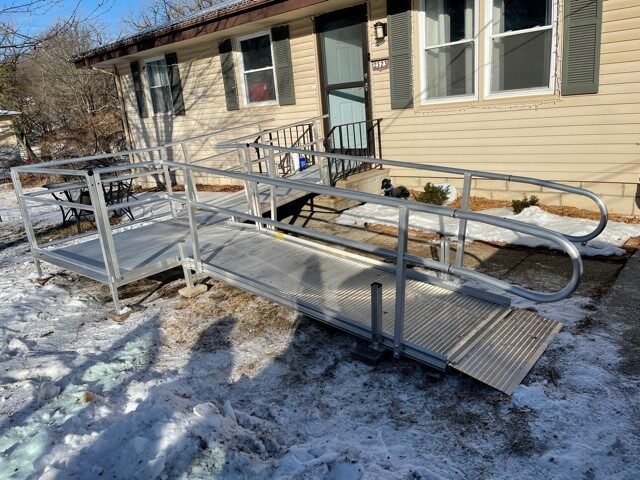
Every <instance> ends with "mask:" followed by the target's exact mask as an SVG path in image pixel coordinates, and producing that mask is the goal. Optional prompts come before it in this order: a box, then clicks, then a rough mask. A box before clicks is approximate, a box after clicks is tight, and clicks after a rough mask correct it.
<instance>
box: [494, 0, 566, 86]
mask: <svg viewBox="0 0 640 480" xmlns="http://www.w3.org/2000/svg"><path fill="white" fill-rule="evenodd" d="M486 5H487V8H488V9H489V12H487V13H488V15H487V17H488V18H490V19H491V25H490V26H489V27H490V28H489V29H488V30H489V40H488V45H487V48H488V51H487V55H488V56H489V58H490V72H489V74H488V76H489V79H488V82H489V93H491V94H493V93H500V92H509V91H513V90H525V89H527V90H529V89H539V90H545V91H546V90H549V89H550V88H552V85H553V84H552V80H553V75H552V74H553V68H552V63H553V62H554V58H553V56H554V55H553V42H554V33H555V32H554V24H555V21H554V20H555V19H554V18H553V16H554V9H553V2H552V0H487V3H486Z"/></svg>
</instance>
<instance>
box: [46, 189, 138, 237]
mask: <svg viewBox="0 0 640 480" xmlns="http://www.w3.org/2000/svg"><path fill="white" fill-rule="evenodd" d="M43 187H44V188H47V189H51V190H55V191H53V192H51V195H52V196H53V198H55V199H56V200H59V201H66V202H71V203H79V204H83V205H91V197H90V196H89V188H88V187H87V184H86V183H84V182H62V183H47V184H46V185H43ZM61 188H62V190H61ZM102 191H103V193H104V199H105V203H106V205H107V206H108V205H116V204H120V203H126V202H128V201H129V199H130V198H131V197H133V198H136V197H135V195H133V180H131V179H128V180H115V181H110V182H104V183H103V184H102ZM60 212H61V213H62V225H63V226H66V225H67V222H69V221H71V220H75V223H76V227H77V229H78V233H80V222H81V221H82V219H85V220H88V221H89V222H92V218H93V214H92V212H90V211H88V210H81V209H77V208H70V207H63V206H62V205H61V206H60ZM114 213H115V214H116V215H127V217H129V219H131V220H133V219H134V217H133V212H132V211H131V208H129V207H126V206H123V207H122V208H121V209H116V210H114ZM92 223H93V222H92Z"/></svg>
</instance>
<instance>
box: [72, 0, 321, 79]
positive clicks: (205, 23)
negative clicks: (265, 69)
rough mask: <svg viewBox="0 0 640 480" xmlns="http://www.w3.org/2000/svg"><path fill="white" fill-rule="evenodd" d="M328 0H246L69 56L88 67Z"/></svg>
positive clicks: (81, 66)
mask: <svg viewBox="0 0 640 480" xmlns="http://www.w3.org/2000/svg"><path fill="white" fill-rule="evenodd" d="M328 1H329V0H248V1H244V2H242V1H241V2H239V3H238V4H236V5H233V6H231V7H229V8H223V9H222V10H214V11H212V12H205V13H203V14H202V15H197V14H195V16H194V15H191V16H188V17H183V20H182V21H181V20H180V19H178V20H176V21H175V22H170V23H168V24H163V25H160V26H158V27H157V28H154V29H151V30H143V31H141V32H139V33H136V34H133V35H131V36H129V37H125V38H123V39H120V40H116V41H115V42H111V43H108V44H106V45H103V46H100V47H97V48H95V49H93V50H89V51H87V52H83V53H81V54H79V55H78V56H76V57H73V58H72V59H71V62H72V63H73V64H75V66H76V67H77V68H83V67H91V66H93V65H96V64H98V63H101V62H105V61H109V60H115V59H118V58H121V57H124V56H128V55H133V54H136V53H140V52H143V51H145V50H150V49H152V48H156V47H161V46H166V45H170V44H172V43H175V42H179V41H182V40H187V39H190V38H195V37H199V36H202V35H206V34H210V33H213V32H217V31H221V30H226V29H229V28H232V27H235V26H239V25H243V24H246V23H250V22H253V21H256V20H259V19H264V18H267V17H272V16H275V15H280V14H282V13H287V12H290V11H293V10H297V9H300V8H304V7H308V6H312V5H317V4H320V3H326V2H328Z"/></svg>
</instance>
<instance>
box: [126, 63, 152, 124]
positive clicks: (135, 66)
mask: <svg viewBox="0 0 640 480" xmlns="http://www.w3.org/2000/svg"><path fill="white" fill-rule="evenodd" d="M129 68H131V78H133V89H134V91H135V93H136V103H137V104H138V115H140V117H142V118H147V116H148V113H147V102H146V99H145V98H144V88H143V86H142V78H141V77H140V63H139V62H137V61H136V62H131V63H130V64H129Z"/></svg>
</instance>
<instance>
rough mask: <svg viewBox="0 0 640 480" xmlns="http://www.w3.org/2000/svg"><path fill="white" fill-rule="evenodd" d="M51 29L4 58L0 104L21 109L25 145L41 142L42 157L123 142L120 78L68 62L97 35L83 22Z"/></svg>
mask: <svg viewBox="0 0 640 480" xmlns="http://www.w3.org/2000/svg"><path fill="white" fill-rule="evenodd" d="M52 31H54V32H56V33H55V35H53V34H52V33H51V32H49V31H47V32H44V33H43V37H44V39H42V40H41V39H39V38H38V39H36V42H37V47H34V48H32V49H30V50H29V51H28V52H23V53H22V54H21V55H20V56H19V57H18V58H17V59H14V60H13V61H5V62H4V63H0V104H2V105H3V106H4V107H5V108H11V109H14V110H18V111H20V112H22V115H21V116H20V117H18V119H17V120H16V122H15V126H16V129H17V131H18V134H19V137H20V138H21V141H22V142H23V145H24V146H25V147H27V148H28V147H29V145H31V144H34V145H37V146H38V147H39V151H40V155H41V159H47V158H51V157H62V156H75V155H84V154H92V153H96V152H109V151H112V150H114V149H117V148H120V147H122V136H123V134H122V131H123V127H122V122H121V117H120V113H119V103H118V98H117V92H116V87H115V78H114V77H113V75H110V74H109V73H106V72H102V71H93V70H85V69H82V70H78V69H76V68H75V66H74V65H73V64H71V63H70V62H69V59H70V58H71V57H72V56H73V55H74V54H77V53H78V52H81V51H84V50H88V49H90V48H92V47H94V46H96V42H95V34H94V33H93V32H92V31H91V30H90V29H89V28H88V27H87V26H86V25H84V24H80V23H79V22H74V23H73V24H72V25H70V26H69V27H65V29H64V30H60V26H59V25H55V26H54V27H52ZM29 156H30V157H31V158H30V160H31V161H34V160H36V159H35V158H34V156H33V154H30V155H29Z"/></svg>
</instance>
